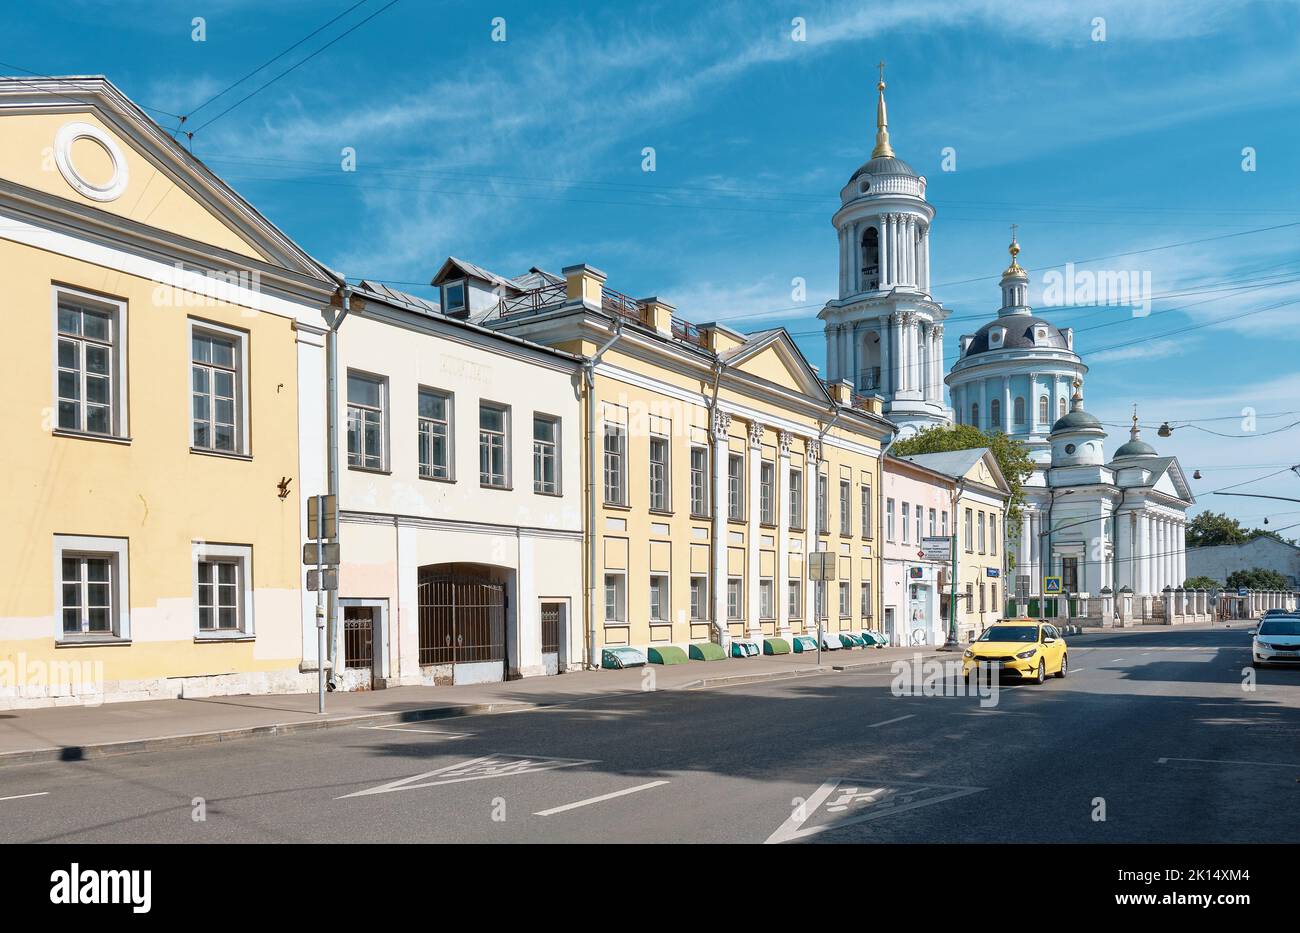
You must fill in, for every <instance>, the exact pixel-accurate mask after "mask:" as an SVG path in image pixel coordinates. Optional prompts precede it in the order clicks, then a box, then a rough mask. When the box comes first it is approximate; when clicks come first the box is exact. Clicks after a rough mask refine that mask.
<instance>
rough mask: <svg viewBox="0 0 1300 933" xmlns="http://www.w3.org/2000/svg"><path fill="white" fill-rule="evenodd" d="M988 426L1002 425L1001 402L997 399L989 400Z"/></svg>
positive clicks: (997, 426) (998, 426) (996, 426)
mask: <svg viewBox="0 0 1300 933" xmlns="http://www.w3.org/2000/svg"><path fill="white" fill-rule="evenodd" d="M989 427H991V428H1000V427H1002V402H1001V401H1000V400H998V399H993V401H991V402H989Z"/></svg>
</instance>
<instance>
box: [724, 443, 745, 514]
mask: <svg viewBox="0 0 1300 933" xmlns="http://www.w3.org/2000/svg"><path fill="white" fill-rule="evenodd" d="M727 517H728V518H730V519H731V520H732V521H743V520H744V518H745V457H744V455H743V454H728V455H727Z"/></svg>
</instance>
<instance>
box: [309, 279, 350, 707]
mask: <svg viewBox="0 0 1300 933" xmlns="http://www.w3.org/2000/svg"><path fill="white" fill-rule="evenodd" d="M338 283H339V290H338V295H339V298H340V303H341V308H340V310H339V311H338V312H337V313H334V312H333V308H332V306H331V308H330V313H329V316H328V317H327V318H326V323H328V324H329V330H328V331H327V332H326V334H325V426H326V427H325V430H326V441H325V443H326V451H325V464H326V486H327V489H328V492H329V495H331V496H333V497H334V504H335V509H336V510H337V509H338V503H339V498H338V497H339V444H338V440H339V424H338V401H339V385H338V382H339V379H338V376H339V374H338V366H339V350H338V340H339V338H338V332H339V327H340V326H341V325H342V324H343V322H344V320H346V319H347V316H348V306H349V305H350V304H351V299H352V287H351V286H350V285H348V283H347V279H345V278H343V277H342V276H340V277H339V279H338ZM340 524H341V523H340ZM335 530H336V531H337V530H338V529H337V528H336V529H335ZM326 598H327V600H328V613H327V616H326V620H327V621H326V643H327V649H326V650H327V657H328V659H329V661H330V686H331V689H332V688H334V687H337V686H338V685H339V683H340V676H339V670H338V664H336V663H335V661H336V660H337V657H338V612H339V594H338V590H330V591H329V592H328V594H327V597H326ZM317 663H319V661H318V662H317Z"/></svg>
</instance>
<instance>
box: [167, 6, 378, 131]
mask: <svg viewBox="0 0 1300 933" xmlns="http://www.w3.org/2000/svg"><path fill="white" fill-rule="evenodd" d="M399 2H401V0H389V2H388V3H386V4H384V5H383V6H381V7H380V8H379V9H377V10H375V11H374V12H373V13H371V14H370V15H369V16H367V17H365V18H364V19H362V20H360V21H359V22H357V23H354V24H353V25H351V26H349V27H348V28H347V29H345V30H343V31H342V32H341V33H339V34H338V35H337V36H335V37H334V38H333V39H331V40H330V41H329V42H326V43H325V44H324V45H322V46H321V47H320V48H318V49H316V50H315V51H314V52H312V53H311V54H310V55H307V56H306V57H304V58H301V59H299V60H298V61H296V62H294V63H293V64H292V65H290V66H289V67H288V68H286V69H285V70H284V71H282V72H280V73H279V74H277V75H276V76H275V77H274V78H272V79H271V80H269V81H267V82H265V83H264V84H261V85H259V86H258V87H257V88H256V89H255V90H253V91H251V92H249V93H248V94H245V95H244V96H243V97H241V98H240V99H239V100H237V101H235V102H234V103H233V104H231V105H230V106H229V107H227V108H226V109H225V110H223V111H221V113H219V114H217V115H216V116H215V117H213V118H212V119H211V120H208V121H206V122H205V123H203V124H202V125H200V126H198V127H196V128H195V129H192V130H190V131H189V134H188V135H189V137H190V138H191V139H193V137H194V134H195V133H197V132H199V131H200V130H203V129H206V128H207V127H209V126H211V125H212V124H213V123H216V122H217V121H218V120H220V119H221V118H222V117H224V116H225V115H226V114H228V113H230V111H232V110H234V109H235V108H236V107H238V106H240V105H241V104H243V103H244V102H246V101H248V100H251V99H252V98H254V97H256V96H257V95H258V94H260V93H262V91H265V90H266V89H267V88H268V87H270V86H271V85H272V84H275V83H276V82H277V81H279V80H280V79H281V78H283V77H285V76H286V75H288V74H290V73H292V72H294V71H296V70H297V69H299V68H301V67H302V66H303V65H305V64H307V62H309V61H311V60H312V59H313V58H315V57H316V56H317V55H319V54H321V53H322V52H324V51H325V50H326V49H328V48H330V46H332V45H334V44H335V43H336V42H338V41H339V40H340V39H343V38H344V37H346V36H348V35H350V34H352V33H353V32H355V31H356V30H358V29H360V28H361V27H362V26H364V25H365V24H366V23H368V22H370V21H371V20H372V19H374V18H375V17H376V16H379V15H380V14H381V13H384V12H386V11H387V10H389V9H391V8H392V7H394V6H396V5H397V4H398V3H399ZM317 31H318V32H319V30H317ZM259 70H260V69H259Z"/></svg>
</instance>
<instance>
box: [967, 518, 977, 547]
mask: <svg viewBox="0 0 1300 933" xmlns="http://www.w3.org/2000/svg"><path fill="white" fill-rule="evenodd" d="M966 550H967V551H974V550H975V516H974V515H973V514H972V512H971V510H970V509H967V510H966Z"/></svg>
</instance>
